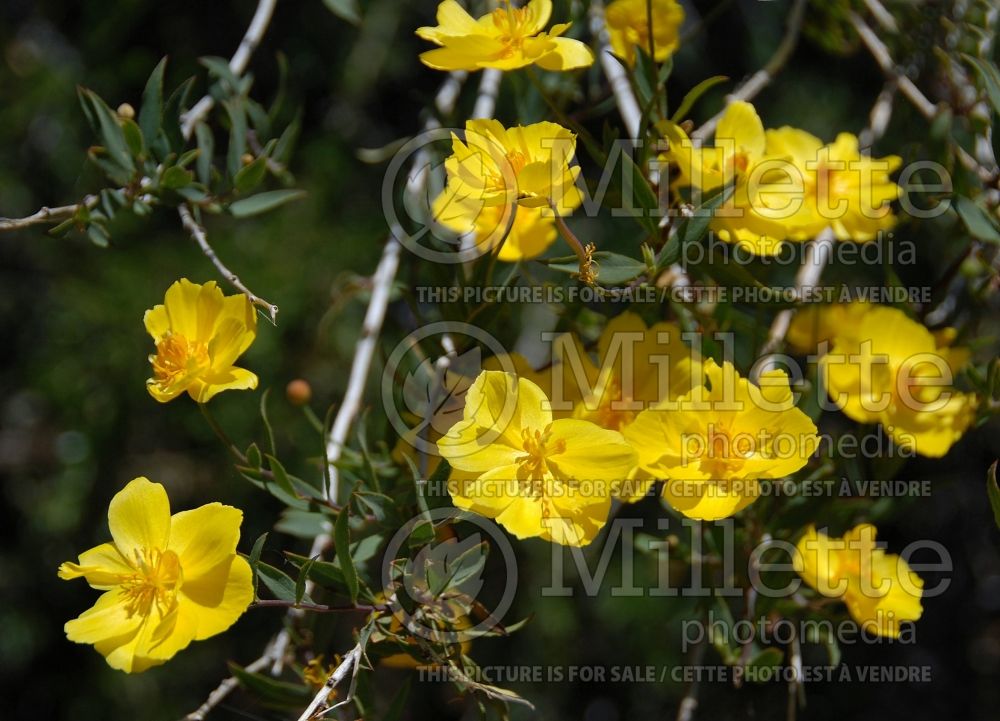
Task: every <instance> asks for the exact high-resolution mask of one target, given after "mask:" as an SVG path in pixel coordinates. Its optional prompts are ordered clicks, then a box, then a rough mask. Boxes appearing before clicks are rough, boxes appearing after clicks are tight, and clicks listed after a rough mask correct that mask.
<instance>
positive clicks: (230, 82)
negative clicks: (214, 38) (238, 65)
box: [198, 55, 240, 93]
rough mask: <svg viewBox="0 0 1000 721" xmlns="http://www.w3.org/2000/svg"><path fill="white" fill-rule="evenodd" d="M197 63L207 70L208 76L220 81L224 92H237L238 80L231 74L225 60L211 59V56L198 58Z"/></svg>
mask: <svg viewBox="0 0 1000 721" xmlns="http://www.w3.org/2000/svg"><path fill="white" fill-rule="evenodd" d="M198 62H199V63H201V64H202V65H204V66H205V67H206V68H208V72H209V75H212V76H213V77H215V78H217V79H218V80H220V81H222V83H223V85H225V86H226V87H225V90H226V91H227V92H229V93H235V92H239V87H240V79H239V78H238V77H236V75H234V74H233V71H232V69H231V68H230V67H229V61H228V60H226V59H225V58H219V57H213V56H211V55H208V56H205V57H203V58H198Z"/></svg>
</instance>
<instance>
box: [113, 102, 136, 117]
mask: <svg viewBox="0 0 1000 721" xmlns="http://www.w3.org/2000/svg"><path fill="white" fill-rule="evenodd" d="M117 112H118V117H119V118H121V119H122V120H134V119H135V108H133V107H132V106H131V105H129V104H128V103H122V104H121V105H119V106H118V111H117Z"/></svg>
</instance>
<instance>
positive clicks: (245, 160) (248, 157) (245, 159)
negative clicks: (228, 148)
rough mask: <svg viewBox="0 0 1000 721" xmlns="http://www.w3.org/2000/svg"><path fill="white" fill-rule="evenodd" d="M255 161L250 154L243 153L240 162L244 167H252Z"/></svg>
mask: <svg viewBox="0 0 1000 721" xmlns="http://www.w3.org/2000/svg"><path fill="white" fill-rule="evenodd" d="M254 160H255V158H254V157H253V156H252V155H250V153H243V157H241V158H240V162H241V163H243V164H244V165H250V163H252V162H253V161H254Z"/></svg>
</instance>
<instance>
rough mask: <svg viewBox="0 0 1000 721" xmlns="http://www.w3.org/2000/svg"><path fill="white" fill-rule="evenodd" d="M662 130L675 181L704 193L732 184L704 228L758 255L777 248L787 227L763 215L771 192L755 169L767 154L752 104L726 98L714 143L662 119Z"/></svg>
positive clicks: (772, 196)
mask: <svg viewBox="0 0 1000 721" xmlns="http://www.w3.org/2000/svg"><path fill="white" fill-rule="evenodd" d="M661 129H662V130H663V132H664V135H665V137H666V138H667V140H668V141H669V149H668V151H667V153H666V154H665V156H664V158H665V159H666V160H669V161H670V162H673V163H676V164H677V168H678V171H679V177H677V178H676V182H677V184H679V185H681V186H691V187H695V188H699V189H700V190H702V191H705V192H711V191H721V190H722V187H723V186H729V185H732V186H733V192H732V195H731V196H730V197H729V199H728V200H727V201H726V202H725V204H723V205H722V206H721V207H720V208H719V209H718V210H716V211H715V213H714V215H713V217H712V221H711V223H710V224H709V228H710V229H711V230H713V231H714V232H716V233H717V234H718V236H719V237H720V238H722V239H723V240H724V241H727V242H729V243H734V244H739V245H742V246H744V247H745V248H747V249H748V250H750V251H751V252H753V253H755V254H757V255H774V254H775V253H777V252H778V248H779V243H780V241H782V240H784V239H785V237H786V235H787V232H786V230H785V228H784V227H783V225H782V224H781V223H780V222H779V221H778V220H777V219H775V218H772V217H769V216H768V215H767V213H768V212H769V208H770V207H771V204H773V203H774V200H773V198H774V193H773V189H772V188H771V187H770V186H769V185H768V183H767V182H766V181H767V180H768V179H769V177H770V176H768V175H767V174H766V173H761V172H760V171H759V169H758V166H760V164H761V163H763V162H765V161H767V160H768V158H767V147H766V135H765V133H764V125H763V123H762V122H761V119H760V116H759V115H757V111H756V110H755V109H754V107H753V106H752V105H751V104H750V103H747V102H744V101H742V100H739V101H736V102H733V103H730V104H729V106H728V107H727V108H726V111H725V113H724V114H723V116H722V118H720V120H719V124H718V126H717V128H716V131H715V143H714V145H711V146H708V147H705V146H696V145H695V144H694V143H693V142H692V141H691V139H690V138H689V137H688V136H687V133H685V132H684V130H683V129H682V128H681V127H680V126H679V125H676V124H673V123H664V124H662V125H661ZM772 176H773V173H772ZM751 181H752V182H751ZM762 211H763V212H762Z"/></svg>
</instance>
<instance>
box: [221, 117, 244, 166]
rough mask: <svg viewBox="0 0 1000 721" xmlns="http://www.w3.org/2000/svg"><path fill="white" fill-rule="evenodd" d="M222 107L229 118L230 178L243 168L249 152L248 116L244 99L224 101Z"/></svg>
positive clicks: (228, 156) (227, 159)
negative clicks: (245, 155) (246, 154)
mask: <svg viewBox="0 0 1000 721" xmlns="http://www.w3.org/2000/svg"><path fill="white" fill-rule="evenodd" d="M222 107H223V108H225V110H226V115H228V116H229V151H228V153H227V154H226V167H227V168H228V169H229V176H230V177H236V174H237V173H238V172H239V171H240V168H242V167H243V154H244V153H245V152H246V150H247V114H246V107H245V106H244V104H243V98H229V99H228V100H224V101H223V103H222Z"/></svg>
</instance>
